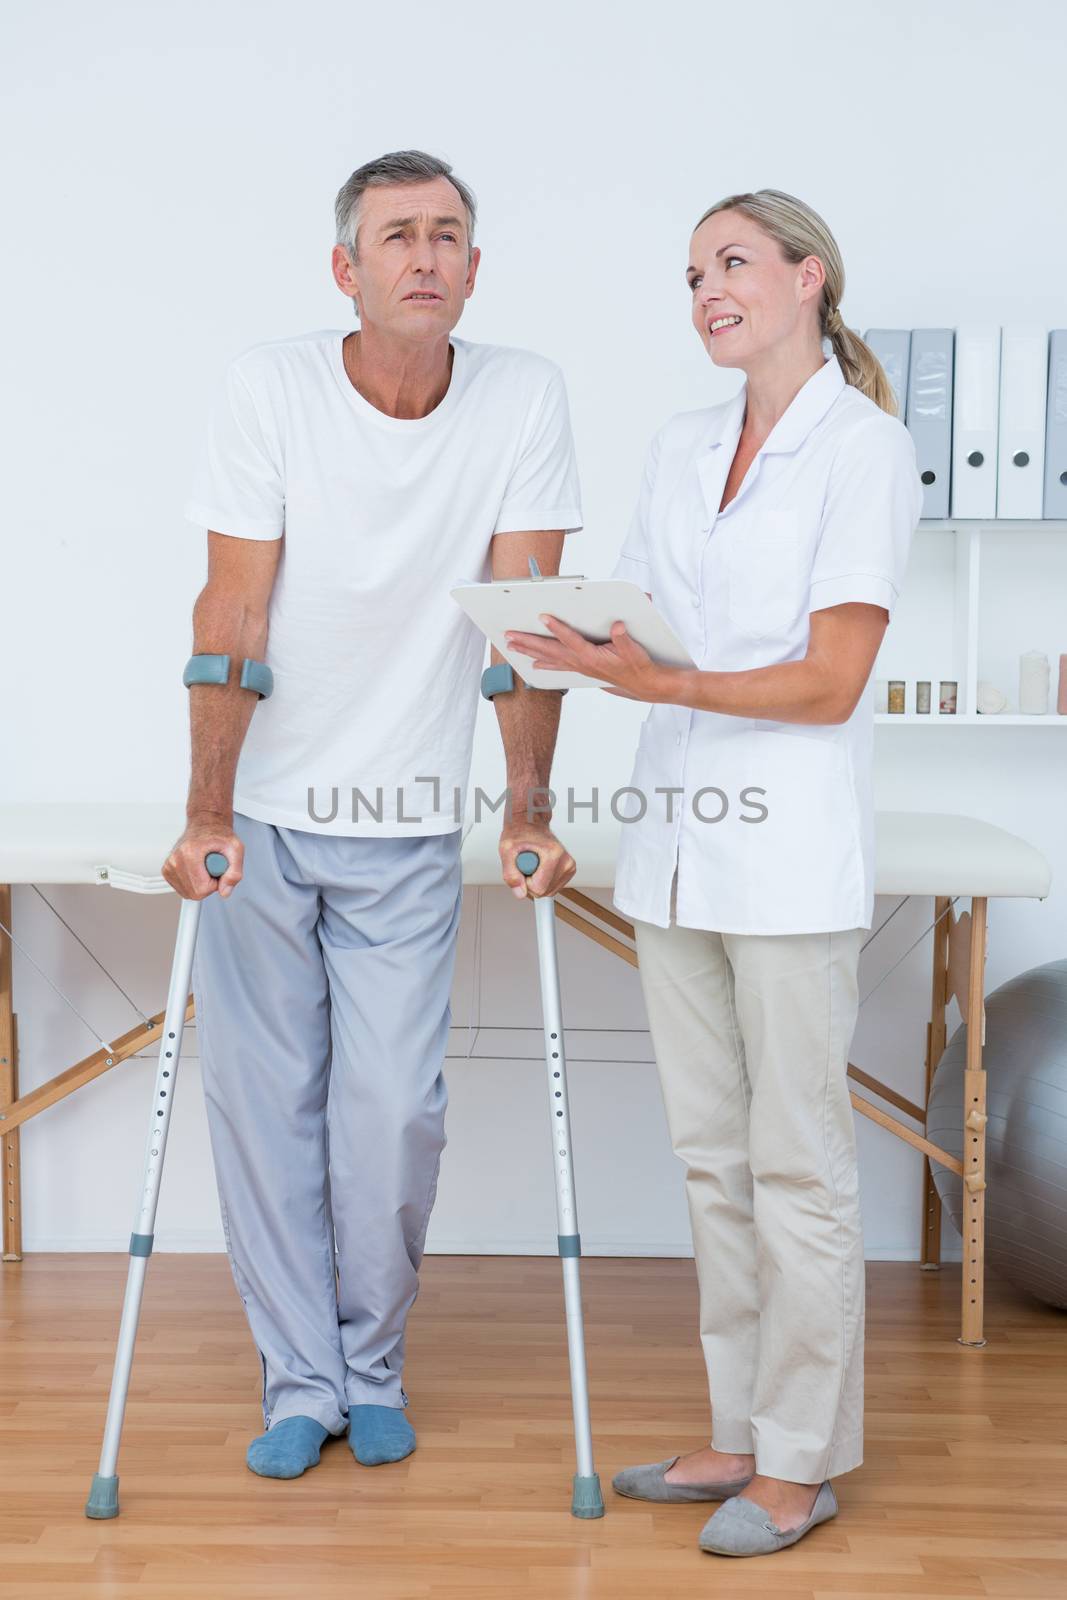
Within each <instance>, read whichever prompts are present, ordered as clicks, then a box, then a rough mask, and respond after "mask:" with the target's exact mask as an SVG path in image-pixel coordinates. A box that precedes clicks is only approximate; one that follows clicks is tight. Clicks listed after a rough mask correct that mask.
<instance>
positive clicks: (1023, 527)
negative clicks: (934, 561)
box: [919, 517, 1067, 533]
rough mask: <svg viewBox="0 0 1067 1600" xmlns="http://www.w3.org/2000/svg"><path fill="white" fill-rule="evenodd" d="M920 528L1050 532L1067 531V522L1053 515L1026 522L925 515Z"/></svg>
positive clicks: (1008, 518) (1007, 519)
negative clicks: (1059, 520) (1060, 520)
mask: <svg viewBox="0 0 1067 1600" xmlns="http://www.w3.org/2000/svg"><path fill="white" fill-rule="evenodd" d="M919 527H920V528H961V529H965V530H966V529H970V528H997V529H999V531H1000V532H1001V533H1034V532H1035V531H1036V532H1041V531H1042V530H1044V531H1045V532H1048V533H1067V522H1058V521H1056V519H1055V518H1053V517H1048V518H1045V517H1033V518H1031V519H1030V520H1029V521H1026V522H1018V521H1013V520H1012V518H1010V517H1004V518H998V517H945V518H943V519H942V518H938V517H924V518H923V519H922V520H921V521H920V523H919Z"/></svg>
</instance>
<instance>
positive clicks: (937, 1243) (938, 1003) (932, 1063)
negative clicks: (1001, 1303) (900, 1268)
mask: <svg viewBox="0 0 1067 1600" xmlns="http://www.w3.org/2000/svg"><path fill="white" fill-rule="evenodd" d="M950 904H951V901H950V900H949V899H948V897H947V896H944V897H943V896H941V895H938V896H937V897H936V899H935V900H934V935H933V937H934V970H933V983H932V986H931V994H930V1020H929V1022H928V1023H927V1024H926V1088H925V1091H924V1094H923V1109H924V1111H925V1110H926V1109H928V1107H929V1105H930V1090H931V1089H932V1087H933V1082H934V1073H935V1072H936V1071H937V1064H938V1062H939V1061H940V1060H941V1057H942V1056H943V1055H944V1053H945V1035H946V1028H945V1009H946V1007H947V1005H948V919H949V916H950V915H951V913H950V911H949V906H950ZM926 1131H927V1129H926V1123H925V1119H924V1122H923V1132H924V1133H926ZM919 1261H920V1270H921V1271H923V1272H939V1271H940V1270H941V1196H940V1195H939V1194H938V1192H937V1186H936V1184H935V1183H934V1172H933V1167H932V1166H931V1164H930V1158H929V1156H925V1157H924V1158H923V1199H922V1235H921V1238H920V1240H919Z"/></svg>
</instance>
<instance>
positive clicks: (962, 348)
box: [951, 323, 1000, 517]
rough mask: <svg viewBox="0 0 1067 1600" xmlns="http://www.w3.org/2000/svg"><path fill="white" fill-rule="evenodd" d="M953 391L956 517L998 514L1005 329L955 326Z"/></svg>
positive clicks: (953, 468)
mask: <svg viewBox="0 0 1067 1600" xmlns="http://www.w3.org/2000/svg"><path fill="white" fill-rule="evenodd" d="M955 368H956V371H955V378H954V380H953V393H952V495H951V499H952V515H953V516H954V517H995V516H996V514H997V443H998V441H997V434H998V426H997V424H998V418H999V413H1000V329H999V328H997V327H993V326H992V325H990V324H985V323H982V324H979V323H967V324H966V325H965V326H963V327H959V328H957V329H956V361H955Z"/></svg>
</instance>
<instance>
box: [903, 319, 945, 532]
mask: <svg viewBox="0 0 1067 1600" xmlns="http://www.w3.org/2000/svg"><path fill="white" fill-rule="evenodd" d="M954 349H955V342H954V338H953V333H952V329H951V328H913V329H912V333H911V362H910V364H909V368H908V412H907V425H908V432H909V433H910V434H911V436H912V438H913V440H914V441H915V457H916V462H917V464H918V468H919V476H920V478H921V479H922V485H923V507H922V514H923V516H924V517H928V518H929V517H933V518H937V519H944V518H945V517H947V516H948V514H949V511H948V507H949V474H950V471H951V465H952V367H953V356H954Z"/></svg>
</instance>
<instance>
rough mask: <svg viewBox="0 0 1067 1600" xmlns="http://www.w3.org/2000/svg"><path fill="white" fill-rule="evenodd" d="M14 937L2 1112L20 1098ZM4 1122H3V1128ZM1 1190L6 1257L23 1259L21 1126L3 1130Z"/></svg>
mask: <svg viewBox="0 0 1067 1600" xmlns="http://www.w3.org/2000/svg"><path fill="white" fill-rule="evenodd" d="M0 922H2V923H3V924H4V926H5V927H7V928H13V923H12V921H11V885H10V884H9V883H0ZM11 965H12V963H11V940H10V939H9V938H8V937H7V935H6V934H5V933H0V1112H3V1111H5V1110H6V1108H7V1107H8V1106H9V1105H10V1104H11V1103H12V1101H13V1100H16V1099H17V1098H18V1092H19V1084H18V1019H17V1017H16V1016H15V1012H14V1007H13V995H12V984H11ZM2 1128H3V1122H0V1129H2ZM0 1169H2V1179H0V1190H2V1194H3V1200H2V1204H3V1212H4V1224H3V1241H4V1260H5V1261H21V1260H22V1179H21V1168H20V1165H19V1130H18V1129H17V1128H13V1129H12V1131H11V1132H10V1133H8V1134H0Z"/></svg>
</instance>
